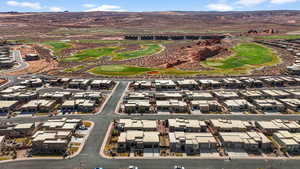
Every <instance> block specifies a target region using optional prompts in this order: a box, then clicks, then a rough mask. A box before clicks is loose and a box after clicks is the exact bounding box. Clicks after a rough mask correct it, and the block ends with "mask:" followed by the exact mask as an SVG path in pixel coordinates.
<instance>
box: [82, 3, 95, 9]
mask: <svg viewBox="0 0 300 169" xmlns="http://www.w3.org/2000/svg"><path fill="white" fill-rule="evenodd" d="M95 6H96V5H94V4H84V5H83V7H85V8H94V7H95Z"/></svg>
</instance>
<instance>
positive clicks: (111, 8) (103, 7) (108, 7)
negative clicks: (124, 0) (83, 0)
mask: <svg viewBox="0 0 300 169" xmlns="http://www.w3.org/2000/svg"><path fill="white" fill-rule="evenodd" d="M92 11H117V12H121V11H124V10H122V9H121V7H120V6H115V5H101V6H98V7H96V8H91V9H88V10H86V12H92Z"/></svg>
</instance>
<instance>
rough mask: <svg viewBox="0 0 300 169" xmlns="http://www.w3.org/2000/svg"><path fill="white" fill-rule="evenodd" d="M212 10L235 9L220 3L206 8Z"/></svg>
mask: <svg viewBox="0 0 300 169" xmlns="http://www.w3.org/2000/svg"><path fill="white" fill-rule="evenodd" d="M206 7H207V8H208V9H210V10H214V11H232V10H233V7H232V6H230V5H227V4H224V3H219V4H208V5H207V6H206Z"/></svg>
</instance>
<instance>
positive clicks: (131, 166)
mask: <svg viewBox="0 0 300 169" xmlns="http://www.w3.org/2000/svg"><path fill="white" fill-rule="evenodd" d="M128 169H139V167H137V166H134V165H130V166H129V167H128Z"/></svg>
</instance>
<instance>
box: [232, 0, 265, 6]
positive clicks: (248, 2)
mask: <svg viewBox="0 0 300 169" xmlns="http://www.w3.org/2000/svg"><path fill="white" fill-rule="evenodd" d="M266 1H268V0H239V1H237V4H239V5H243V6H254V5H258V4H262V3H264V2H266Z"/></svg>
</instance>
